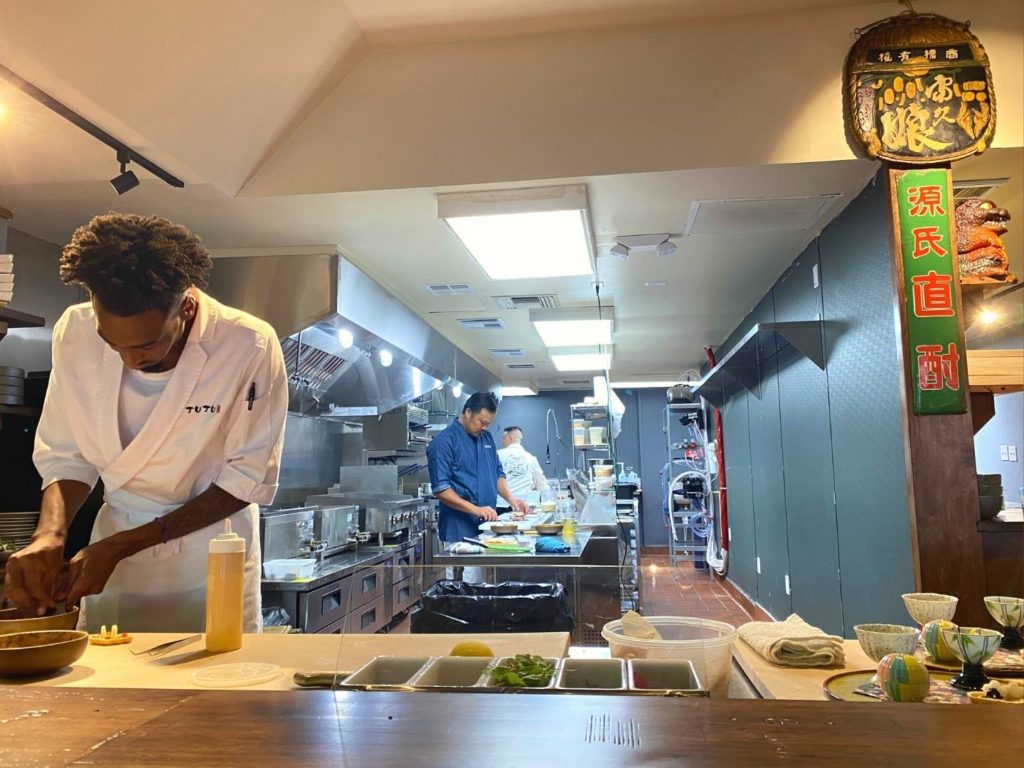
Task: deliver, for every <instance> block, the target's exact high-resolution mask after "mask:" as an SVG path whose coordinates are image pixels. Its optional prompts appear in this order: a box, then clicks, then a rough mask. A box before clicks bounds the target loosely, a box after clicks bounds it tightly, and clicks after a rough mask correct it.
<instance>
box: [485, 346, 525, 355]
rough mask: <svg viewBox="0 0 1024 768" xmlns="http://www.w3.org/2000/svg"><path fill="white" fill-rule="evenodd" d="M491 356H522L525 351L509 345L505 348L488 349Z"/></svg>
mask: <svg viewBox="0 0 1024 768" xmlns="http://www.w3.org/2000/svg"><path fill="white" fill-rule="evenodd" d="M487 351H488V352H490V353H491V357H524V356H525V355H526V353H525V352H524V351H523V350H522V349H521V348H515V347H510V348H507V349H488V350H487Z"/></svg>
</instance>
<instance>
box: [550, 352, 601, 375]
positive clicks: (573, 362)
mask: <svg viewBox="0 0 1024 768" xmlns="http://www.w3.org/2000/svg"><path fill="white" fill-rule="evenodd" d="M551 362H552V364H553V365H554V366H555V370H558V371H607V370H608V368H609V367H611V364H612V353H611V350H610V349H605V350H602V349H599V348H597V347H591V348H589V349H588V348H587V347H582V348H581V347H563V348H562V349H559V350H557V351H555V350H552V351H551Z"/></svg>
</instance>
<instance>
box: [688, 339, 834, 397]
mask: <svg viewBox="0 0 1024 768" xmlns="http://www.w3.org/2000/svg"><path fill="white" fill-rule="evenodd" d="M822 327H823V326H822V321H821V320H801V321H795V322H789V323H758V324H757V325H755V326H754V327H753V328H751V329H750V330H749V331H748V332H747V334H746V336H744V337H743V338H742V339H740V340H739V342H738V343H737V344H736V346H735V347H733V348H732V349H731V350H729V352H728V353H727V354H726V355H725V357H723V358H722V359H721V360H719V362H718V364H717V365H716V366H715V367H714V368H712V369H711V370H710V371H708V372H707V374H706V375H705V376H704V378H703V379H701V380H700V382H698V384H697V386H696V387H694V390H693V391H694V393H695V394H698V395H700V396H701V397H703V398H704V399H705V400H707V401H708V402H709V403H711V404H712V405H713V406H715V407H716V408H720V407H721V406H722V405H723V404H724V403H725V401H726V400H728V399H729V397H730V396H731V395H732V394H734V393H735V392H737V391H739V390H741V389H745V390H747V391H748V392H750V393H752V394H753V395H754V397H757V398H758V399H760V397H761V374H760V366H761V361H762V360H767V359H769V358H770V357H772V356H773V355H775V354H776V353H778V351H779V350H781V349H785V348H786V347H787V346H791V347H793V348H794V349H796V350H797V351H799V352H800V353H801V354H802V355H804V356H805V357H806V358H808V359H809V360H811V361H812V362H813V363H814V364H815V365H816V366H818V367H819V368H821V369H822V370H824V369H825V351H824V346H823V344H822Z"/></svg>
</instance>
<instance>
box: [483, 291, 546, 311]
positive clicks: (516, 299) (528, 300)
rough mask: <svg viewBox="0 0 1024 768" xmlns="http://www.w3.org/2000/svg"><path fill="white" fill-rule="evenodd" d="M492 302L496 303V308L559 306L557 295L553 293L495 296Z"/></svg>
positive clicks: (544, 307)
mask: <svg viewBox="0 0 1024 768" xmlns="http://www.w3.org/2000/svg"><path fill="white" fill-rule="evenodd" d="M494 303H495V304H497V305H498V309H558V307H559V306H561V304H560V302H559V301H558V297H557V296H555V295H554V294H553V293H542V294H536V295H533V296H495V297H494Z"/></svg>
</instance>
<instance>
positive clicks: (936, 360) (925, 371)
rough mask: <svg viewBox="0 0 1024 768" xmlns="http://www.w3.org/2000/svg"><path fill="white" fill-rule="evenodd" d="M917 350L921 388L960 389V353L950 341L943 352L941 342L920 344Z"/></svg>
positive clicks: (918, 377) (918, 376)
mask: <svg viewBox="0 0 1024 768" xmlns="http://www.w3.org/2000/svg"><path fill="white" fill-rule="evenodd" d="M916 351H917V381H918V386H919V387H920V388H921V389H926V390H937V389H938V390H941V389H952V390H954V391H957V390H959V389H960V366H959V363H960V353H959V352H957V351H956V344H953V343H952V342H950V344H949V346H948V347H947V348H946V351H945V352H943V349H942V345H941V344H919V345H918V346H917V347H916Z"/></svg>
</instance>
